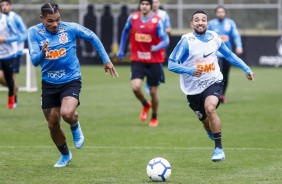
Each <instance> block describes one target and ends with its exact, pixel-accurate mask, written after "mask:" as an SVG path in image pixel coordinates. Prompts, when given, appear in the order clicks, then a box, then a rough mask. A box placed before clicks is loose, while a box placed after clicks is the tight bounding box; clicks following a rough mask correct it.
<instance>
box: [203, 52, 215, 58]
mask: <svg viewBox="0 0 282 184" xmlns="http://www.w3.org/2000/svg"><path fill="white" fill-rule="evenodd" d="M212 53H213V52H211V53H209V54H205V53H204V54H203V57H204V58H206V57H209V56H210V55H211V54H212Z"/></svg>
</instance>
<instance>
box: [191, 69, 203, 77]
mask: <svg viewBox="0 0 282 184" xmlns="http://www.w3.org/2000/svg"><path fill="white" fill-rule="evenodd" d="M202 74H203V69H200V68H196V69H195V71H194V73H193V76H195V77H201V75H202Z"/></svg>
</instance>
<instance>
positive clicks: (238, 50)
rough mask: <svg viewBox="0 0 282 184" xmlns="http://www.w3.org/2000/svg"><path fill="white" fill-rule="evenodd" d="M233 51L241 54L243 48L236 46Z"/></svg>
mask: <svg viewBox="0 0 282 184" xmlns="http://www.w3.org/2000/svg"><path fill="white" fill-rule="evenodd" d="M235 52H236V54H237V55H241V54H243V49H242V48H241V47H237V48H236V50H235Z"/></svg>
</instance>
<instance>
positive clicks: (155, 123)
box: [149, 118, 159, 127]
mask: <svg viewBox="0 0 282 184" xmlns="http://www.w3.org/2000/svg"><path fill="white" fill-rule="evenodd" d="M158 125H159V121H158V119H157V118H151V120H150V123H149V126H150V127H157V126H158Z"/></svg>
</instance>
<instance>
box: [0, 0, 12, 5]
mask: <svg viewBox="0 0 282 184" xmlns="http://www.w3.org/2000/svg"><path fill="white" fill-rule="evenodd" d="M3 2H7V3H9V4H12V2H11V1H10V0H1V2H0V3H3Z"/></svg>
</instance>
